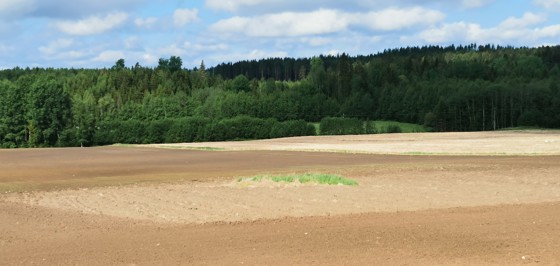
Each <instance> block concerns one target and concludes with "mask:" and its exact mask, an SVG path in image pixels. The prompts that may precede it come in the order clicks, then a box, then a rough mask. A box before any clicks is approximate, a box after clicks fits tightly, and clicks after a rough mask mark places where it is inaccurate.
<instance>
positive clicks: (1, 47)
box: [0, 43, 14, 54]
mask: <svg viewBox="0 0 560 266" xmlns="http://www.w3.org/2000/svg"><path fill="white" fill-rule="evenodd" d="M13 49H14V48H13V47H10V46H6V45H3V44H1V43H0V54H7V53H9V52H10V51H12V50H13Z"/></svg>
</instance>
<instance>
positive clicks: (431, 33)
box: [403, 13, 560, 44]
mask: <svg viewBox="0 0 560 266" xmlns="http://www.w3.org/2000/svg"><path fill="white" fill-rule="evenodd" d="M545 21H546V18H544V17H543V16H539V15H536V14H533V13H526V14H524V15H523V16H522V17H521V18H515V17H510V18H507V19H506V20H504V21H502V22H501V23H500V24H498V25H497V26H496V27H489V28H484V27H482V26H481V25H480V24H476V23H465V22H457V23H450V24H444V25H442V26H440V27H437V28H431V29H428V30H425V31H422V32H420V33H419V34H418V35H417V37H419V38H420V39H421V40H424V41H426V42H428V43H448V42H464V41H467V42H477V43H507V44H511V42H515V41H523V43H541V42H542V39H544V38H553V37H558V36H560V25H550V26H546V27H542V28H538V27H536V28H535V26H536V25H539V24H541V23H543V22H545ZM403 40H406V38H404V39H403Z"/></svg>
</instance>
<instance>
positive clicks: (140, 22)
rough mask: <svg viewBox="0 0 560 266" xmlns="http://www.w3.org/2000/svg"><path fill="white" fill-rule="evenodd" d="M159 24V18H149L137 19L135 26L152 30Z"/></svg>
mask: <svg viewBox="0 0 560 266" xmlns="http://www.w3.org/2000/svg"><path fill="white" fill-rule="evenodd" d="M157 22H158V18H155V17H149V18H137V19H135V20H134V24H135V25H136V26H137V27H139V28H145V29H151V28H153V27H154V26H155V25H156V23H157Z"/></svg>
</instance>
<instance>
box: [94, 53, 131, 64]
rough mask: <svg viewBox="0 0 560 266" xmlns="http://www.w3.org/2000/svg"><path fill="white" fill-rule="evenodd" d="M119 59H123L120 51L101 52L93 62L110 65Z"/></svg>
mask: <svg viewBox="0 0 560 266" xmlns="http://www.w3.org/2000/svg"><path fill="white" fill-rule="evenodd" d="M121 58H124V53H123V52H122V51H103V52H101V53H100V54H99V55H98V56H97V57H95V58H94V59H93V61H96V62H104V63H110V62H116V61H117V60H119V59H121Z"/></svg>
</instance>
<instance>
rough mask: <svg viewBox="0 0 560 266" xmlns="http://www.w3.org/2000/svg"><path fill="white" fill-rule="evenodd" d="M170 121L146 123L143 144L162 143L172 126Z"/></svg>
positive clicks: (172, 122)
mask: <svg viewBox="0 0 560 266" xmlns="http://www.w3.org/2000/svg"><path fill="white" fill-rule="evenodd" d="M173 124H174V121H172V120H154V121H151V122H149V123H148V125H147V128H146V135H145V137H144V140H143V141H142V142H143V143H163V142H165V141H166V135H167V133H168V132H169V130H170V129H171V127H172V126H173Z"/></svg>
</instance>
